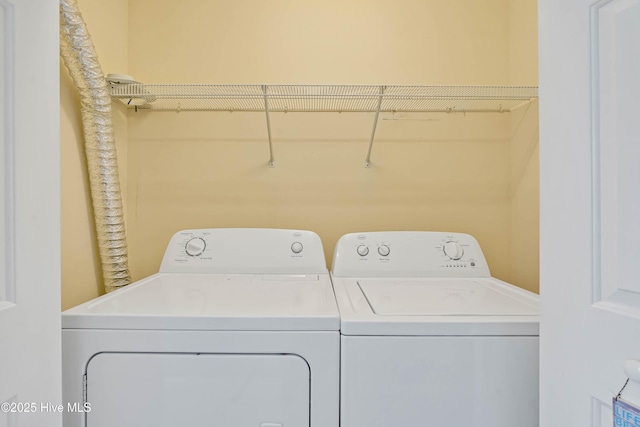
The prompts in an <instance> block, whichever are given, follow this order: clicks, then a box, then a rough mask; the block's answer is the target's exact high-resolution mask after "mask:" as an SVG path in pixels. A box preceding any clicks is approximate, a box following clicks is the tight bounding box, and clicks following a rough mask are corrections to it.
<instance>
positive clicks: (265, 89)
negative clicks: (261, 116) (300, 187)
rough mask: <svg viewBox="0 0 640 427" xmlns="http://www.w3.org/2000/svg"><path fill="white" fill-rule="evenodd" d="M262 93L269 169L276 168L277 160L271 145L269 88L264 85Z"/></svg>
mask: <svg viewBox="0 0 640 427" xmlns="http://www.w3.org/2000/svg"><path fill="white" fill-rule="evenodd" d="M262 91H263V92H264V112H265V114H266V115H267V136H268V137H269V167H270V168H275V167H276V159H275V158H274V157H273V145H272V143H271V117H270V116H269V94H268V86H267V85H263V86H262Z"/></svg>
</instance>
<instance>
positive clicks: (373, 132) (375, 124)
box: [364, 86, 387, 168]
mask: <svg viewBox="0 0 640 427" xmlns="http://www.w3.org/2000/svg"><path fill="white" fill-rule="evenodd" d="M386 88H387V87H386V86H380V94H379V95H378V106H377V107H376V116H375V117H374V119H373V129H372V130H371V139H370V140H369V150H368V151H367V158H366V159H365V161H364V167H365V168H370V167H371V149H372V148H373V140H374V138H375V136H376V128H377V127H378V117H379V116H380V106H381V105H382V97H383V96H384V91H385V89H386Z"/></svg>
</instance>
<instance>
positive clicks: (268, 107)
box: [110, 84, 538, 112]
mask: <svg viewBox="0 0 640 427" xmlns="http://www.w3.org/2000/svg"><path fill="white" fill-rule="evenodd" d="M110 90H111V97H112V98H115V99H119V100H121V101H122V102H123V103H124V104H126V105H127V106H128V108H130V109H135V110H137V111H139V110H146V111H154V110H160V111H161V110H165V111H166V110H169V111H254V112H265V111H270V112H377V111H379V112H508V111H511V110H513V109H515V108H517V107H519V106H520V105H522V104H524V103H527V102H529V101H531V100H532V99H535V98H537V97H538V88H537V87H530V86H397V85H204V84H202V85H200V84H191V85H176V84H111V85H110ZM378 105H379V107H378Z"/></svg>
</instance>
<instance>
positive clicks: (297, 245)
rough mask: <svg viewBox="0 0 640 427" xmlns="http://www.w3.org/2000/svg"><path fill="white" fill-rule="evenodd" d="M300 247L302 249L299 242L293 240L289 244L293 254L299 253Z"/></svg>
mask: <svg viewBox="0 0 640 427" xmlns="http://www.w3.org/2000/svg"><path fill="white" fill-rule="evenodd" d="M302 249H304V247H303V246H302V243H300V242H293V243H292V244H291V252H293V253H294V254H299V253H300V252H302Z"/></svg>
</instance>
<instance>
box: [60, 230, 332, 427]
mask: <svg viewBox="0 0 640 427" xmlns="http://www.w3.org/2000/svg"><path fill="white" fill-rule="evenodd" d="M62 327H63V330H62V341H63V342H62V349H63V399H64V401H65V403H64V405H65V413H64V425H65V427H80V426H83V427H113V426H118V427H170V426H171V427H174V426H189V427H214V426H215V427H241V426H242V427H245V426H251V427H299V426H307V427H327V426H330V427H331V426H333V427H337V426H338V422H339V420H338V418H339V409H338V408H339V406H338V405H339V363H340V359H339V358H340V334H339V327H340V320H339V315H338V309H337V305H336V301H335V297H334V293H333V289H332V287H331V281H330V278H329V273H328V271H327V267H326V264H325V258H324V252H323V247H322V243H321V241H320V238H319V237H318V235H316V234H315V233H312V232H310V231H302V230H277V229H201V230H185V231H180V232H178V233H176V234H175V235H174V236H173V237H172V238H171V241H170V242H169V244H168V247H167V249H166V252H165V254H164V258H163V260H162V263H161V266H160V271H159V273H157V274H154V275H152V276H150V277H147V278H145V279H143V280H140V281H138V282H135V283H133V284H131V285H129V286H126V287H125V288H123V289H120V290H118V291H115V292H112V293H110V294H107V295H104V296H101V297H99V298H97V299H94V300H92V301H89V302H87V303H85V304H82V305H79V306H77V307H75V308H72V309H70V310H67V311H65V312H63V314H62Z"/></svg>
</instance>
